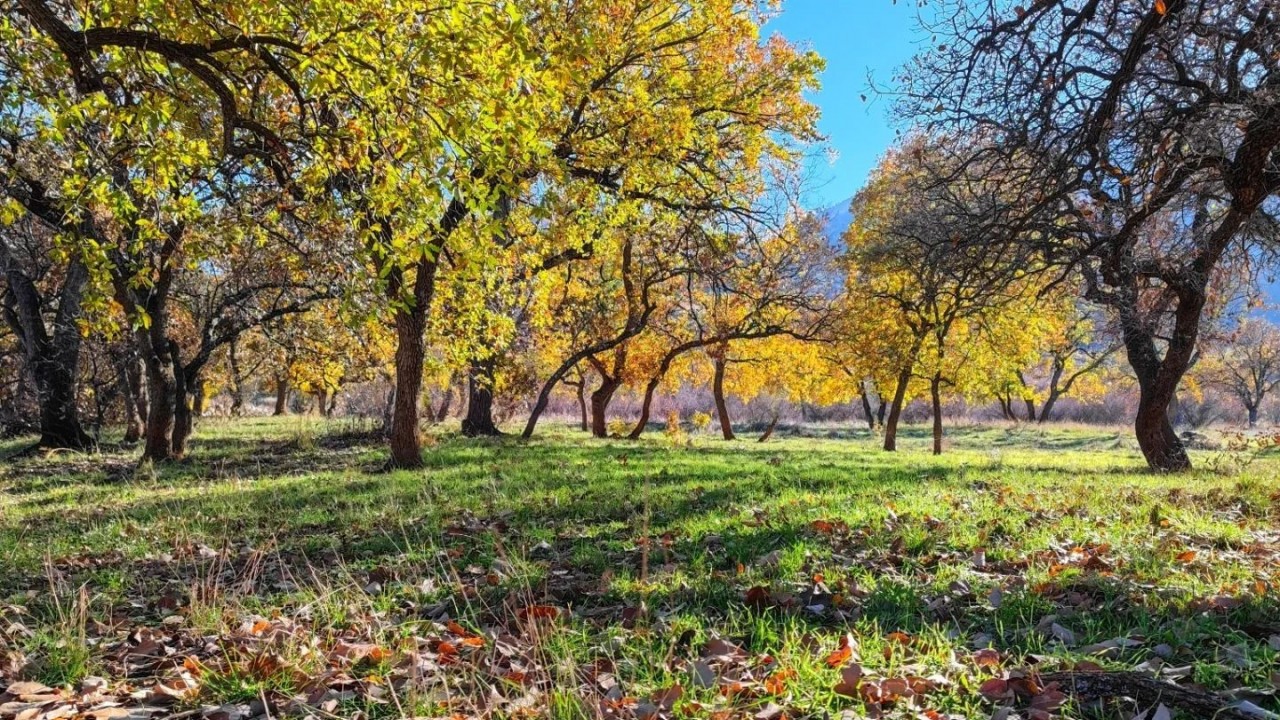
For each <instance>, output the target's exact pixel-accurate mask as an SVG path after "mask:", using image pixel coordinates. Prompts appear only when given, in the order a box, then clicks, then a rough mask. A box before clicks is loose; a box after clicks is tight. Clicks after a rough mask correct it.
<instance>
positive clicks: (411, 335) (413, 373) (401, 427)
mask: <svg viewBox="0 0 1280 720" xmlns="http://www.w3.org/2000/svg"><path fill="white" fill-rule="evenodd" d="M426 329H427V323H426V308H425V307H422V308H419V307H412V308H404V309H400V310H397V311H396V314H395V331H396V353H395V366H396V384H395V387H396V397H395V403H394V405H393V406H392V408H391V433H390V436H389V437H388V444H389V446H390V449H391V460H390V465H391V467H396V468H419V467H422V438H421V436H420V434H419V428H418V406H419V397H418V396H419V395H420V394H421V393H422V363H423V361H424V360H425V359H426V339H425V337H424V334H425V333H426Z"/></svg>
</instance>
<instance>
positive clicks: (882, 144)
mask: <svg viewBox="0 0 1280 720" xmlns="http://www.w3.org/2000/svg"><path fill="white" fill-rule="evenodd" d="M915 4H916V3H915V2H914V1H913V0H899V1H898V3H897V4H894V2H893V0H784V2H783V5H782V15H781V16H780V17H778V18H776V19H774V20H773V21H771V22H770V23H769V25H768V26H767V27H766V28H765V30H766V32H778V33H781V34H782V35H784V36H785V37H787V38H788V39H790V40H792V41H794V42H796V43H799V44H801V45H804V46H808V47H811V48H812V49H814V50H816V51H817V52H818V54H819V55H821V56H822V57H824V58H826V60H827V69H826V72H824V73H823V75H822V90H821V91H820V92H818V93H815V94H814V95H813V96H812V97H811V98H810V99H811V100H813V101H814V102H815V103H816V104H817V105H818V106H819V107H821V108H822V123H821V129H822V132H823V133H824V134H825V135H826V136H827V137H828V139H829V141H830V143H831V146H832V147H833V148H834V149H835V151H836V153H838V157H837V159H836V160H835V162H834V163H830V164H828V163H823V164H822V167H819V168H817V170H816V172H815V175H816V176H817V178H816V180H817V182H816V183H815V184H817V185H818V187H815V188H814V190H813V192H812V196H813V197H812V201H811V204H812V206H814V207H828V206H830V205H833V204H835V203H841V202H844V201H845V200H847V199H848V198H850V197H852V196H853V194H854V193H855V192H857V191H858V188H860V187H861V186H862V184H863V181H865V180H866V177H867V173H868V172H869V171H870V170H871V168H872V167H874V166H875V163H876V160H877V159H878V158H879V157H880V155H881V154H882V153H883V152H884V151H885V149H886V148H888V147H889V146H890V145H891V144H892V143H893V138H894V133H893V127H892V126H891V124H890V122H889V120H888V118H887V111H888V101H887V100H886V99H885V98H876V97H875V96H874V95H873V94H871V93H869V92H868V86H869V81H868V74H871V75H872V76H874V77H875V79H876V82H877V83H880V84H884V83H887V82H888V81H889V80H891V79H892V76H893V73H894V71H895V70H896V69H897V68H898V66H900V65H902V64H903V63H905V62H906V61H907V60H908V59H909V58H910V57H911V55H913V54H914V52H915V49H916V44H915V42H916V41H917V40H918V39H919V35H918V34H917V32H916V27H915V12H916V10H915ZM864 93H865V94H867V96H868V100H869V102H863V101H862V98H861V97H860V96H861V95H862V94H864Z"/></svg>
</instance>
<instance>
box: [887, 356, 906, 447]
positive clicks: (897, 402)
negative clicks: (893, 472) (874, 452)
mask: <svg viewBox="0 0 1280 720" xmlns="http://www.w3.org/2000/svg"><path fill="white" fill-rule="evenodd" d="M910 382H911V367H910V366H907V367H904V368H903V369H902V370H901V371H900V372H899V373H898V384H897V385H896V386H895V387H894V389H893V402H892V403H890V405H889V419H888V420H886V421H885V425H884V449H885V451H886V452H894V451H896V450H897V449H898V420H899V419H901V418H902V402H903V400H905V399H906V397H907V384H908V383H910Z"/></svg>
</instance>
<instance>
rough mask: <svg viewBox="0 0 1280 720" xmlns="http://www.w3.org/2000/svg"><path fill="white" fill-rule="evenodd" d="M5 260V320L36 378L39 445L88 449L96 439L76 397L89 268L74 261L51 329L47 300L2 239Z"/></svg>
mask: <svg viewBox="0 0 1280 720" xmlns="http://www.w3.org/2000/svg"><path fill="white" fill-rule="evenodd" d="M0 260H3V262H4V265H5V285H6V288H5V294H4V301H5V303H4V304H5V308H4V310H5V312H4V314H5V319H6V321H7V322H8V324H9V326H10V327H11V329H13V331H14V333H15V334H16V335H17V337H18V339H19V343H20V346H21V348H22V351H23V355H24V358H25V360H26V363H27V367H28V369H29V371H30V372H31V376H32V379H33V380H34V381H35V389H36V398H37V402H38V403H39V408H40V446H41V447H48V448H72V449H77V450H86V449H90V448H92V447H93V446H94V444H95V443H94V440H93V438H92V437H90V436H89V434H88V433H86V432H85V431H84V428H83V426H82V425H81V423H80V412H79V405H78V403H77V402H76V401H77V395H78V392H77V389H78V385H79V371H80V345H81V336H80V328H79V327H78V325H77V320H78V319H79V317H80V313H81V308H80V305H81V299H82V297H83V295H84V289H85V287H86V286H87V285H88V281H89V271H88V269H86V268H85V266H84V265H83V264H82V263H80V262H79V261H72V262H71V263H70V264H69V265H68V267H67V274H66V277H65V278H64V280H63V283H62V287H61V289H60V291H59V302H58V309H57V312H56V314H55V316H54V319H53V330H52V333H50V331H49V330H48V329H47V328H46V327H45V322H44V318H43V316H42V310H43V307H42V304H43V301H42V299H41V297H40V293H39V290H38V289H37V288H36V286H35V283H34V282H32V280H31V279H30V278H29V277H28V276H27V274H26V273H25V272H23V271H22V270H21V269H20V268H19V267H17V265H16V264H15V261H14V259H13V258H11V257H10V256H9V253H8V251H7V248H5V247H3V244H0Z"/></svg>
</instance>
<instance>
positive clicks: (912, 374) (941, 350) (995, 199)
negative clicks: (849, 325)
mask: <svg viewBox="0 0 1280 720" xmlns="http://www.w3.org/2000/svg"><path fill="white" fill-rule="evenodd" d="M953 145H954V144H953V143H948V142H946V141H945V140H944V139H932V140H931V139H929V138H926V137H924V136H917V137H913V138H910V139H909V140H908V141H907V143H905V144H904V146H903V147H901V148H898V149H895V150H893V151H891V152H890V153H888V154H887V155H886V156H885V158H883V159H882V161H881V163H880V165H879V166H878V167H877V168H876V171H875V173H874V174H873V176H872V179H871V180H870V182H869V183H868V184H867V186H866V187H865V188H864V189H863V190H862V191H861V192H859V193H858V195H857V196H856V197H855V198H854V201H853V205H852V208H851V211H852V213H853V216H854V221H853V223H852V224H851V225H850V226H849V228H848V230H847V231H846V232H845V236H844V240H845V245H846V247H847V255H846V263H847V265H848V271H847V277H846V289H847V293H848V294H849V295H850V296H851V298H852V299H851V301H850V303H849V305H848V306H847V307H846V310H851V309H855V308H858V309H859V310H857V311H861V312H866V313H871V314H872V315H873V316H880V317H883V318H884V320H882V322H881V325H884V326H887V327H888V328H891V329H892V333H893V335H892V337H893V339H894V340H895V342H894V343H893V344H894V346H895V348H894V351H893V353H892V355H891V357H892V358H893V359H894V360H895V362H896V364H897V367H896V371H897V377H896V379H895V381H894V393H893V400H892V402H891V403H890V406H889V416H888V419H887V420H886V422H885V437H884V449H885V450H886V451H893V450H895V449H896V441H897V428H898V421H899V419H900V418H901V415H902V409H903V407H904V405H905V401H906V398H907V394H908V389H909V386H910V385H911V383H912V381H913V378H918V379H920V380H923V381H924V382H925V383H927V384H928V388H929V394H930V399H931V401H932V406H933V414H934V452H935V453H940V452H941V451H942V418H941V397H942V388H943V385H944V384H946V383H953V382H954V378H952V377H951V375H952V374H953V372H954V369H955V368H957V367H959V366H960V364H963V363H959V364H958V363H957V362H953V360H958V359H957V358H952V357H951V356H950V353H951V351H952V349H953V348H955V347H957V346H960V347H961V348H962V349H964V350H965V351H966V353H968V352H973V351H974V350H975V348H976V347H977V346H975V345H973V344H969V345H968V346H967V347H966V346H965V345H964V344H961V343H954V342H951V341H952V339H953V334H960V333H967V334H969V335H970V336H971V337H972V336H975V335H976V334H978V333H979V332H980V331H981V330H982V329H983V328H984V327H987V326H991V325H993V324H994V323H993V322H992V317H991V314H992V313H997V312H998V311H1000V310H1002V309H1003V308H1005V307H1006V306H1009V305H1011V304H1013V303H1014V302H1015V301H1017V300H1019V299H1021V298H1022V297H1024V296H1025V295H1026V294H1027V292H1028V290H1029V288H1028V285H1027V282H1026V278H1027V277H1028V276H1029V275H1030V274H1031V272H1032V270H1033V269H1034V266H1035V264H1034V263H1033V262H1032V260H1031V258H1029V257H1028V255H1027V254H1026V253H1025V252H1023V250H1022V248H1020V247H1018V246H1016V245H1011V244H1001V243H992V242H989V241H988V238H987V237H986V235H985V234H984V233H983V232H982V231H981V230H982V228H981V227H979V226H978V225H977V224H976V223H974V222H973V218H981V217H983V213H982V211H981V210H980V208H984V207H990V206H992V205H993V204H998V203H1000V202H1002V198H1001V197H1000V195H1001V192H1002V191H1001V189H1000V187H999V186H998V184H983V183H962V182H959V181H952V182H949V183H943V182H939V181H938V180H937V178H939V177H941V176H944V174H945V172H946V171H945V168H946V167H947V165H948V163H949V161H950V153H952V152H954V150H953V148H952V146H953ZM861 308H865V310H863V309H861ZM984 315H987V316H988V317H986V319H985V322H984V321H982V316H984Z"/></svg>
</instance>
